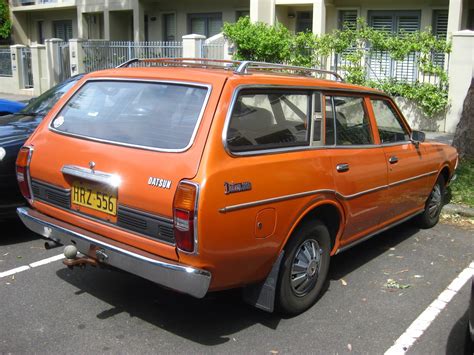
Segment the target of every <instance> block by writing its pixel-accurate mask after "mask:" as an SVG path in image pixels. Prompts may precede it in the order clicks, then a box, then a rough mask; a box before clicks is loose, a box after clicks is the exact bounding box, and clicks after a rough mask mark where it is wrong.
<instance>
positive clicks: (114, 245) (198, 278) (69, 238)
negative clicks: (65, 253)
mask: <svg viewBox="0 0 474 355" xmlns="http://www.w3.org/2000/svg"><path fill="white" fill-rule="evenodd" d="M17 213H18V215H19V216H20V218H21V220H22V221H23V223H24V224H25V225H26V226H27V227H28V228H29V229H31V230H32V231H33V232H35V233H38V234H40V235H42V236H43V237H46V238H48V239H51V240H54V241H55V242H57V243H60V244H63V245H75V246H76V247H77V249H78V251H79V252H81V253H82V254H84V255H89V256H92V257H94V258H96V256H95V254H94V255H90V254H91V251H93V252H95V251H97V250H100V251H101V253H105V255H106V256H107V258H106V259H105V260H104V259H102V260H103V261H102V262H103V263H104V264H106V265H111V266H114V267H116V268H118V269H121V270H124V271H127V272H130V273H132V274H135V275H138V276H141V277H143V278H145V279H148V280H150V281H153V282H155V283H157V284H159V285H162V286H164V287H168V288H170V289H173V290H176V291H179V292H183V293H187V294H189V295H191V296H194V297H197V298H202V297H204V296H205V295H206V293H207V291H208V289H209V284H210V282H211V273H210V272H209V271H206V270H201V269H195V268H193V267H190V266H186V265H183V264H180V263H178V262H175V261H172V260H167V259H164V258H161V257H159V256H156V255H154V254H150V253H147V252H144V251H142V250H140V249H137V248H133V247H130V246H125V245H124V244H122V243H119V242H116V241H112V240H107V239H106V238H104V237H102V236H100V235H98V234H95V233H92V232H89V231H86V230H84V229H82V228H78V227H76V226H74V225H71V224H68V223H65V222H62V221H60V220H57V219H55V218H51V217H49V216H46V215H45V214H42V213H40V212H38V211H37V210H34V209H32V208H27V207H20V208H18V209H17ZM101 255H102V254H101Z"/></svg>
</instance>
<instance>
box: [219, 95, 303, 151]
mask: <svg viewBox="0 0 474 355" xmlns="http://www.w3.org/2000/svg"><path fill="white" fill-rule="evenodd" d="M310 105H311V96H310V94H309V93H308V92H286V91H285V92H283V91H278V90H275V91H266V92H263V91H245V90H242V91H241V93H240V94H239V96H238V98H237V100H236V101H235V103H234V107H233V111H232V116H231V118H230V123H229V127H228V129H227V145H228V147H229V148H230V150H231V151H233V152H243V151H253V150H262V149H278V148H285V147H295V146H307V145H309V127H308V126H309V119H308V117H309V110H310Z"/></svg>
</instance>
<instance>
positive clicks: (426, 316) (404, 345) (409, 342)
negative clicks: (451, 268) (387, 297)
mask: <svg viewBox="0 0 474 355" xmlns="http://www.w3.org/2000/svg"><path fill="white" fill-rule="evenodd" d="M473 276H474V262H472V263H471V264H470V265H469V266H468V267H467V268H465V269H464V270H463V271H461V273H460V274H459V275H458V276H457V277H456V278H455V279H454V280H453V281H452V282H451V283H450V284H449V286H448V287H446V289H445V290H444V291H443V292H441V293H440V294H439V296H438V298H436V299H435V300H434V301H433V302H432V303H431V304H430V305H429V306H428V307H427V308H426V309H425V310H424V311H423V312H422V313H421V314H420V315H419V316H418V318H416V319H415V320H414V321H413V323H412V324H410V326H409V327H408V328H407V330H406V331H405V333H403V334H402V335H401V336H400V337H399V338H398V339H397V340H396V341H395V344H394V345H393V346H392V347H391V348H390V349H388V350H387V351H386V352H385V355H393V354H405V353H406V352H407V351H408V349H410V347H412V346H413V344H415V342H416V340H417V339H418V338H419V337H421V336H422V335H423V333H424V332H425V330H426V329H428V327H429V326H430V324H431V323H433V321H434V320H435V319H436V317H437V316H438V315H439V314H440V313H441V311H442V310H443V309H444V308H445V307H446V306H447V304H448V303H449V302H450V301H451V300H452V299H453V297H454V296H455V295H456V294H457V293H458V292H459V290H460V289H461V288H462V287H463V286H464V285H465V284H466V282H468V281H469V280H471V278H472V277H473Z"/></svg>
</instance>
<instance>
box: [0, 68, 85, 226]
mask: <svg viewBox="0 0 474 355" xmlns="http://www.w3.org/2000/svg"><path fill="white" fill-rule="evenodd" d="M83 76H84V75H83V74H79V75H76V76H73V77H71V78H69V79H68V80H66V81H64V82H62V83H61V84H58V85H56V86H55V87H53V88H51V89H49V90H48V91H46V92H45V93H44V94H42V95H41V96H39V97H37V98H36V99H34V100H31V101H30V102H29V103H28V105H27V106H26V107H24V108H23V109H22V110H21V111H19V112H16V113H13V114H11V115H6V116H2V117H0V220H1V219H2V218H10V217H14V216H16V213H15V211H16V208H17V207H19V206H22V205H24V204H25V203H26V201H25V200H24V199H23V196H22V195H21V193H20V190H19V188H18V183H17V181H16V175H15V162H16V157H17V155H18V152H19V151H20V148H21V147H22V146H23V143H25V141H26V139H27V138H28V137H29V136H30V134H32V133H33V132H34V130H35V129H36V127H38V125H39V124H40V122H41V121H42V120H43V118H44V117H45V116H46V114H47V113H48V112H49V110H50V109H51V108H52V107H53V106H54V104H55V103H56V102H57V101H58V100H59V99H60V98H61V97H62V96H63V95H64V93H66V91H68V90H69V89H70V88H71V87H72V86H73V85H74V84H75V83H76V82H77V81H78V80H79V79H81V78H82V77H83Z"/></svg>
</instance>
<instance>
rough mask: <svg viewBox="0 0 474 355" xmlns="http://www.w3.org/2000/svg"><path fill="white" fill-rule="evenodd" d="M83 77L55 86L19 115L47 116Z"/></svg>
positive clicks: (33, 101)
mask: <svg viewBox="0 0 474 355" xmlns="http://www.w3.org/2000/svg"><path fill="white" fill-rule="evenodd" d="M80 78H81V77H80V76H79V77H76V78H73V79H71V80H67V81H65V82H62V83H61V84H58V85H56V86H54V87H53V88H51V89H49V90H48V91H46V92H45V93H44V94H42V95H40V96H38V97H37V98H36V99H34V100H32V101H31V102H30V103H29V104H28V105H27V106H25V107H24V108H23V109H22V110H21V111H20V112H19V113H20V114H36V115H39V114H46V113H48V111H49V110H51V108H52V107H53V106H54V104H55V103H56V102H57V101H58V100H59V99H60V98H61V96H63V95H64V93H65V92H66V91H68V90H69V89H70V88H71V87H72V86H73V85H74V84H75V83H76V82H77V81H78V80H79V79H80Z"/></svg>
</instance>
